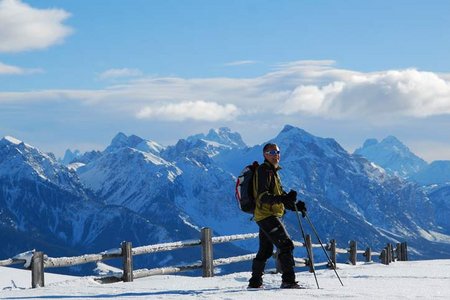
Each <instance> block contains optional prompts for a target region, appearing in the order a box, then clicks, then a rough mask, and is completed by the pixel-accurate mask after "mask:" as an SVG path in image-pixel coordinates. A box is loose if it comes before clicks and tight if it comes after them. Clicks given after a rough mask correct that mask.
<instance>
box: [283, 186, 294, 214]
mask: <svg viewBox="0 0 450 300" xmlns="http://www.w3.org/2000/svg"><path fill="white" fill-rule="evenodd" d="M296 200H297V192H296V191H294V190H290V191H289V193H287V194H286V195H284V196H283V198H282V200H281V202H282V203H283V204H284V206H285V207H286V208H287V209H289V210H295V201H296Z"/></svg>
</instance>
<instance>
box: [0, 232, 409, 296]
mask: <svg viewBox="0 0 450 300" xmlns="http://www.w3.org/2000/svg"><path fill="white" fill-rule="evenodd" d="M257 237H258V233H248V234H237V235H230V236H218V237H212V232H211V229H210V228H202V230H201V236H200V239H198V240H186V241H179V242H172V243H161V244H155V245H147V246H140V247H135V248H133V247H132V244H131V242H122V244H121V247H120V248H114V249H110V250H107V251H104V252H101V253H98V254H85V255H81V256H73V257H48V256H46V255H45V254H44V253H43V252H40V251H35V250H32V251H27V252H24V253H21V254H18V255H16V256H15V257H13V258H8V259H5V260H0V266H7V265H13V264H19V263H23V264H24V267H25V268H28V269H31V278H32V279H31V286H32V287H33V288H35V287H38V286H44V282H45V281H44V269H45V268H54V267H68V266H74V265H80V264H86V263H92V262H99V261H104V260H108V259H117V258H122V266H123V271H122V272H117V274H113V276H108V277H98V278H95V279H96V280H98V281H100V282H103V283H107V282H115V281H120V280H123V281H125V282H130V281H133V280H134V279H137V278H142V277H147V276H153V275H161V274H173V273H177V272H183V271H188V270H196V269H202V276H203V277H212V276H214V267H216V266H221V265H227V264H232V263H237V262H243V261H249V260H252V259H253V258H255V256H256V253H253V254H246V255H240V256H234V257H228V258H218V259H214V254H213V245H214V244H219V243H228V242H232V241H239V240H247V239H253V238H257ZM336 245H337V243H336V240H334V239H333V240H331V241H330V242H329V243H328V244H326V245H325V246H324V248H325V249H326V251H328V252H329V253H330V255H329V256H330V261H327V262H320V263H315V261H314V255H313V251H312V250H313V248H320V247H322V245H320V244H313V243H312V241H311V236H310V235H306V240H305V242H304V243H302V242H298V241H294V246H296V247H298V248H303V247H308V248H309V252H310V253H311V259H308V258H295V259H294V261H295V265H296V266H297V267H304V266H307V267H308V268H309V271H310V272H313V270H314V267H315V266H324V265H328V267H332V265H331V264H333V265H334V267H335V266H336V257H337V255H338V254H347V255H348V262H349V263H350V264H352V265H355V264H356V262H357V256H358V254H362V255H363V256H364V257H365V261H366V262H370V261H372V257H373V256H374V255H378V257H379V259H380V262H381V263H383V264H389V263H390V262H393V261H396V260H399V261H405V260H408V251H407V244H406V242H404V243H397V245H396V248H395V249H394V247H393V245H392V244H387V245H386V247H385V248H384V249H382V250H381V251H380V252H373V251H372V249H371V248H366V249H365V250H358V244H357V242H356V241H350V243H349V248H348V249H343V248H338V247H337V246H336ZM196 246H200V247H201V261H198V262H195V263H192V264H190V265H183V266H171V267H163V268H154V269H140V270H133V256H136V255H142V254H151V253H156V252H162V251H172V250H175V249H181V248H187V247H196ZM274 257H276V253H275V254H274Z"/></svg>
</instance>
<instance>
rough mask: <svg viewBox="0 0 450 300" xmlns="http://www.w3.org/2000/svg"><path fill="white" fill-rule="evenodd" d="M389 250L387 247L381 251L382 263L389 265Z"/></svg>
mask: <svg viewBox="0 0 450 300" xmlns="http://www.w3.org/2000/svg"><path fill="white" fill-rule="evenodd" d="M386 252H387V251H386V248H385V249H383V250H382V251H381V254H380V260H381V263H382V264H384V265H389V260H388V257H387V253H386Z"/></svg>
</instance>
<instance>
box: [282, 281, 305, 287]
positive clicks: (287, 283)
mask: <svg viewBox="0 0 450 300" xmlns="http://www.w3.org/2000/svg"><path fill="white" fill-rule="evenodd" d="M280 288H281V289H304V287H302V286H300V285H299V284H298V282H297V281H294V282H282V283H281V286H280Z"/></svg>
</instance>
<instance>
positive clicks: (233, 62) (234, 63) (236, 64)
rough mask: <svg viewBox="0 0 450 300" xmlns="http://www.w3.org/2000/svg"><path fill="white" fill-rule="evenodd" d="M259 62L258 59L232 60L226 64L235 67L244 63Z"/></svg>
mask: <svg viewBox="0 0 450 300" xmlns="http://www.w3.org/2000/svg"><path fill="white" fill-rule="evenodd" d="M257 63H258V61H255V60H238V61H232V62H229V63H226V64H225V66H227V67H234V66H243V65H254V64H257Z"/></svg>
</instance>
